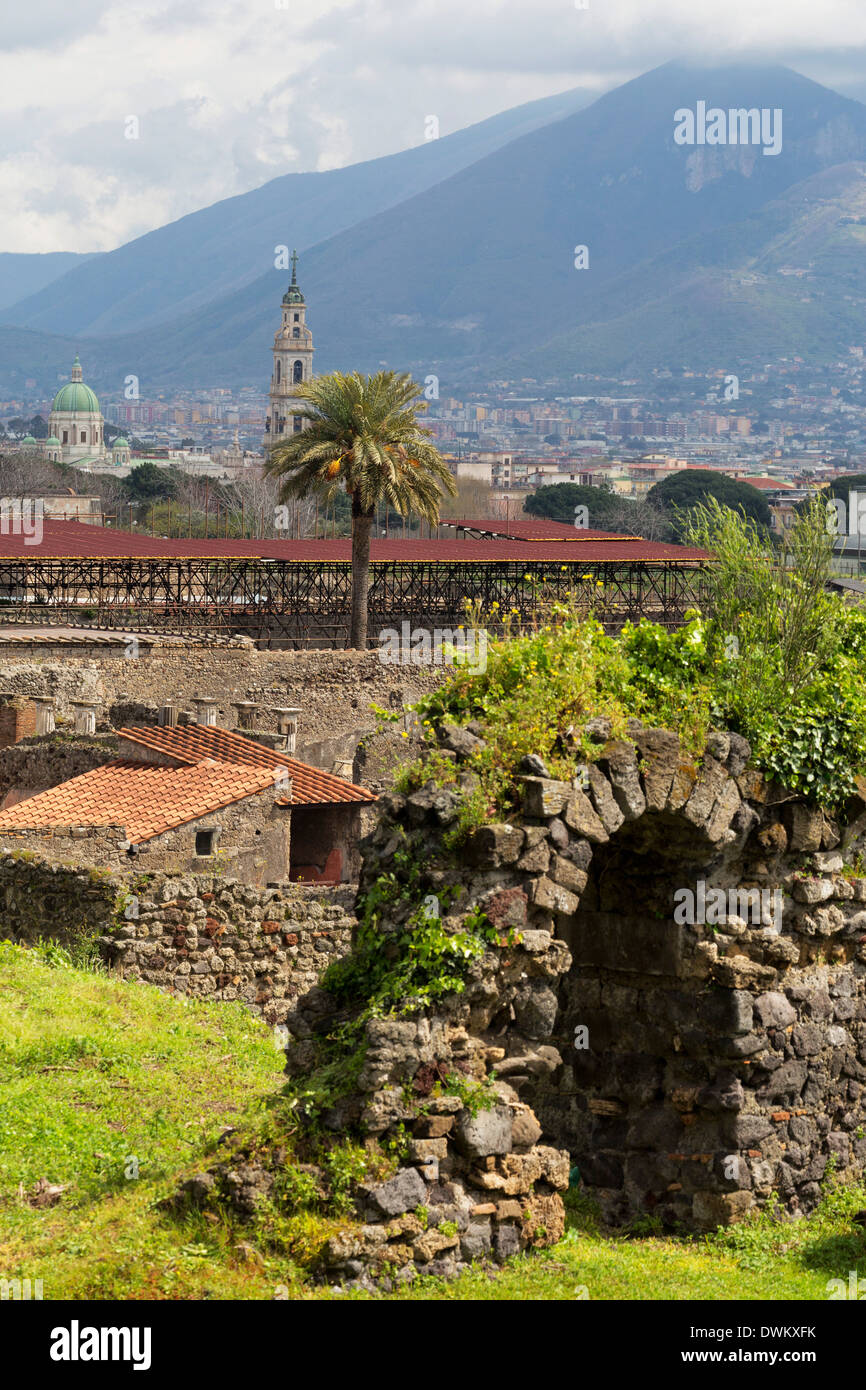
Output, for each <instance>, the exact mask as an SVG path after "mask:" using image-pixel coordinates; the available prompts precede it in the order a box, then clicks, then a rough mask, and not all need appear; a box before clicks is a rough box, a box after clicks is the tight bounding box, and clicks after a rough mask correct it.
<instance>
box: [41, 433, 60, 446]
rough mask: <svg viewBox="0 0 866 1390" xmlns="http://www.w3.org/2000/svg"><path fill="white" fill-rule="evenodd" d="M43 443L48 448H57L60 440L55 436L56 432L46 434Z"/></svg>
mask: <svg viewBox="0 0 866 1390" xmlns="http://www.w3.org/2000/svg"><path fill="white" fill-rule="evenodd" d="M45 443H46V445H47V446H48V448H50V449H54V448H57V449H59V448H60V440H59V439H58V438H57V435H56V434H49V436H48V438H47V439H46V441H45Z"/></svg>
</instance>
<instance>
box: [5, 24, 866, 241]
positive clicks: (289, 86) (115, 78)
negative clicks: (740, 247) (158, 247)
mask: <svg viewBox="0 0 866 1390" xmlns="http://www.w3.org/2000/svg"><path fill="white" fill-rule="evenodd" d="M588 4H589V8H587V9H580V8H578V6H577V4H576V3H575V2H574V0H533V3H532V4H531V5H527V4H526V3H525V0H473V3H472V4H471V5H469V4H467V3H466V0H435V3H434V0H304V4H303V6H301V5H299V4H298V3H297V0H242V3H237V0H209V3H208V4H207V5H203V4H201V3H200V0H126V3H124V4H123V5H121V4H119V3H117V0H76V3H75V4H74V5H72V6H66V7H64V6H61V5H59V4H58V3H57V0H29V2H28V4H27V5H20V6H19V7H18V8H17V9H16V10H15V11H14V12H13V11H12V8H11V7H9V9H8V12H7V13H5V14H4V16H3V18H2V20H0V119H2V121H3V125H4V142H3V153H2V155H0V184H2V187H3V189H4V236H3V241H2V243H0V250H6V251H13V250H19V251H20V250H28V251H56V250H76V251H92V250H107V249H110V248H111V247H113V246H116V245H118V244H120V243H121V242H123V241H126V240H128V239H129V238H130V237H133V236H137V235H140V234H141V233H143V232H145V231H148V230H150V229H151V228H153V227H155V226H159V225H161V224H163V223H164V222H166V221H170V220H173V219H174V218H177V217H181V216H183V215H184V214H186V213H188V212H191V211H193V210H194V209H196V208H198V207H202V206H205V205H207V204H208V203H211V202H214V201H216V200H218V199H220V198H224V197H229V196H231V195H233V194H236V193H240V192H244V191H246V190H247V189H249V188H251V187H254V186H256V185H257V184H260V183H263V182H264V181H265V180H267V179H269V178H273V177H276V176H277V175H279V174H284V173H289V172H292V171H300V170H308V169H309V170H316V169H320V170H321V169H328V168H333V167H336V166H339V165H343V164H348V163H354V162H358V161H360V160H365V159H372V158H375V157H377V156H378V155H382V154H390V153H393V152H395V151H396V150H399V149H404V148H406V147H408V146H411V145H417V144H420V143H421V142H422V141H423V139H424V126H425V121H426V118H427V117H428V116H429V115H434V114H435V115H436V116H438V118H439V122H440V130H441V133H442V134H443V135H446V134H448V133H450V132H451V131H454V130H458V129H460V128H462V127H464V126H466V125H469V124H472V123H473V122H475V121H478V120H482V119H484V118H485V117H487V116H490V115H492V114H494V113H495V112H497V111H501V110H504V109H506V108H507V107H509V106H515V105H519V104H520V103H522V102H526V101H530V100H532V99H534V98H536V97H541V96H547V95H549V94H551V93H553V92H557V91H562V90H564V89H566V88H568V87H588V88H590V89H592V90H595V91H598V92H599V93H601V92H603V91H606V90H607V89H609V88H610V87H612V86H615V85H616V84H617V83H619V82H622V81H626V80H627V79H628V78H630V77H633V76H636V75H637V74H638V73H640V72H642V71H645V70H646V69H648V68H651V67H654V66H656V65H658V64H659V63H662V62H666V61H667V60H669V59H671V58H675V57H693V58H695V57H696V58H709V59H710V60H712V61H715V62H719V61H725V60H729V59H733V58H737V57H742V56H752V57H757V58H764V59H771V60H772V61H774V62H789V63H791V65H792V66H795V67H797V68H798V69H799V70H800V71H802V72H805V73H806V74H807V75H808V76H813V77H815V78H816V79H817V80H819V81H823V82H826V83H827V84H828V85H834V83H835V82H837V81H838V82H845V81H848V82H855V81H856V80H858V78H859V77H860V73H861V72H862V70H863V66H862V59H863V57H864V55H866V7H864V6H863V4H862V0H824V3H822V4H821V5H820V6H818V5H815V3H814V0H763V3H762V4H755V3H754V0H726V3H725V5H723V6H721V5H720V6H715V7H710V6H706V5H700V6H696V5H695V4H694V0H617V3H615V4H613V3H610V0H588ZM132 115H134V116H136V117H137V119H138V121H139V127H140V133H139V138H138V139H137V140H128V139H126V137H125V133H124V132H125V129H126V121H127V117H129V116H132Z"/></svg>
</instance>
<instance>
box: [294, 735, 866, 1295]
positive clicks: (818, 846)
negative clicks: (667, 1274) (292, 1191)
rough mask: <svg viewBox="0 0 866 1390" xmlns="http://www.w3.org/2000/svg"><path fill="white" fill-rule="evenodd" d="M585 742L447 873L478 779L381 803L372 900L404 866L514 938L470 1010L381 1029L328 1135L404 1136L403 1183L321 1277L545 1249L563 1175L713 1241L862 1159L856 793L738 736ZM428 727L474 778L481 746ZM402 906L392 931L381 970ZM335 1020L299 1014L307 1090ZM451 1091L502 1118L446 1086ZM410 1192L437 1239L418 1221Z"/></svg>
mask: <svg viewBox="0 0 866 1390" xmlns="http://www.w3.org/2000/svg"><path fill="white" fill-rule="evenodd" d="M587 729H588V731H589V732H590V733H591V735H592V736H593V737H594V738H596V739H597V743H598V757H597V759H596V760H594V761H593V763H592V764H591V765H589V766H586V767H583V768H578V770H577V776H576V777H575V779H574V781H573V782H567V783H565V782H558V781H556V780H554V779H552V778H550V777H549V775H547V771H546V769H545V767H544V765H543V764H542V763H541V762H540V760H539V759H537V758H529V759H525V760H524V767H523V768H522V772H523V774H524V775H523V777H522V795H523V813H522V815H521V816H520V817H519V818H518V819H517V821H516V822H515V823H509V824H498V825H486V826H483V827H481V828H479V829H478V830H476V831H474V832H473V833H472V834H471V835H470V838H469V840H468V842H467V844H466V845H465V848H464V849H463V851H461V853H460V854H459V855H456V856H454V855H452V856H449V855H447V854H445V853H443V851H442V832H443V830H444V829H447V828H448V827H449V826H451V825H453V824H454V822H455V821H456V819H457V817H458V814H459V811H460V807H461V805H462V802H463V799H464V797H465V796H466V795H467V794H471V792H472V790H473V787H474V785H475V784H476V783H475V779H474V778H473V776H472V774H471V773H466V774H463V775H462V776H461V777H460V778H459V779H458V783H457V784H456V785H455V786H453V787H447V788H440V787H437V786H436V785H435V784H433V783H432V782H431V783H428V784H427V786H426V787H424V788H423V789H422V790H420V791H418V792H416V793H414V794H413V795H411V796H409V797H408V798H407V797H403V796H387V797H385V798H383V800H382V802H381V803H380V809H381V814H382V819H381V821H380V823H379V825H378V827H377V829H376V830H375V831H374V833H373V834H372V836H370V837H369V838H368V839H367V841H365V843H364V845H363V852H364V867H363V873H362V879H361V893H362V895H363V893H364V891H365V890H366V889H367V888H368V887H369V886H370V885H371V884H372V883H373V882H374V881H375V880H376V878H377V877H378V876H379V875H381V874H382V873H395V874H396V875H397V877H398V879H399V877H400V875H401V873H402V872H403V868H402V867H401V866H405V863H406V857H407V855H408V856H409V857H410V859H411V861H412V862H413V863H414V864H415V865H417V866H420V868H421V875H420V880H419V881H418V882H417V884H416V885H415V887H414V889H413V894H412V896H413V900H414V899H416V898H417V899H418V901H420V900H421V899H422V898H424V897H425V896H426V895H428V894H429V895H433V896H434V897H435V896H437V895H439V894H441V893H442V892H443V890H444V889H446V888H447V889H455V888H462V890H463V891H462V894H461V895H459V896H458V897H457V898H454V899H449V900H450V901H453V902H454V903H455V907H454V908H453V909H451V911H452V912H453V915H449V916H444V917H443V925H444V926H445V929H446V931H457V930H460V929H461V928H462V926H463V923H465V921H466V918H467V915H468V914H469V913H470V912H475V911H477V909H479V908H480V909H482V910H483V912H484V913H485V914H486V917H487V919H488V921H489V922H491V923H493V924H494V925H495V926H496V927H497V928H498V929H499V930H500V931H501V933H502V935H501V937H500V945H499V947H498V948H497V949H491V950H489V951H488V952H486V954H485V955H484V956H483V958H481V959H478V960H475V961H474V962H473V963H472V964H471V965H470V967H469V969H468V975H467V980H466V987H465V990H464V992H462V993H459V994H454V995H450V996H448V997H446V998H445V999H443V1000H442V1001H441V1003H440V1004H438V1005H436V1006H435V1007H430V1008H429V1009H427V1010H425V1011H423V1012H422V1013H420V1014H418V1015H417V1016H415V1017H411V1018H408V1019H401V1018H386V1019H375V1020H372V1021H371V1022H370V1023H369V1024H367V1025H366V1030H365V1043H366V1052H365V1057H364V1066H363V1069H362V1072H361V1074H360V1077H359V1079H358V1082H357V1086H356V1088H355V1089H354V1090H353V1092H352V1093H351V1094H349V1095H347V1096H345V1097H343V1098H342V1099H341V1100H340V1101H339V1103H338V1104H337V1106H336V1107H335V1110H334V1111H333V1112H332V1113H326V1115H325V1116H324V1123H325V1124H326V1126H328V1127H330V1128H332V1129H343V1128H346V1127H349V1126H353V1125H354V1126H357V1127H358V1128H359V1129H360V1130H361V1131H362V1132H364V1133H366V1134H368V1135H370V1136H372V1137H374V1138H375V1139H377V1140H378V1141H380V1142H382V1143H384V1144H386V1145H387V1143H388V1142H389V1141H391V1140H393V1139H394V1138H395V1136H397V1135H398V1134H399V1133H400V1132H401V1129H402V1128H403V1127H404V1126H408V1127H409V1128H410V1132H411V1134H412V1142H411V1145H410V1152H409V1155H408V1159H407V1160H405V1161H404V1163H403V1165H402V1167H401V1168H400V1169H399V1171H398V1173H397V1174H396V1175H395V1177H394V1178H393V1179H391V1180H390V1181H389V1183H387V1184H385V1185H384V1187H383V1188H382V1189H381V1190H380V1189H376V1190H371V1191H369V1192H366V1191H364V1190H362V1191H361V1192H360V1193H359V1204H358V1216H359V1218H360V1220H361V1222H362V1224H361V1226H360V1227H358V1228H355V1229H354V1230H351V1231H347V1232H346V1235H345V1238H342V1237H339V1238H335V1240H334V1241H333V1242H331V1244H330V1245H329V1247H328V1250H327V1251H326V1261H327V1268H328V1271H329V1276H330V1275H331V1274H333V1275H336V1276H337V1277H342V1278H348V1279H358V1278H360V1279H365V1278H366V1277H367V1274H368V1272H369V1271H372V1272H373V1273H375V1272H376V1271H380V1272H381V1271H382V1270H383V1269H386V1268H387V1269H393V1268H394V1267H395V1265H401V1269H402V1275H401V1277H410V1275H411V1273H412V1271H413V1270H414V1269H416V1268H417V1267H418V1266H419V1265H420V1266H423V1267H425V1268H428V1269H431V1270H432V1271H434V1272H436V1273H440V1274H448V1273H452V1272H454V1271H455V1270H459V1269H460V1268H461V1266H462V1264H464V1263H465V1262H466V1261H467V1260H469V1259H471V1258H473V1257H474V1256H475V1255H477V1254H482V1253H486V1252H488V1251H490V1252H492V1253H493V1254H494V1255H495V1256H497V1257H498V1258H502V1257H503V1255H504V1254H506V1253H511V1252H512V1251H514V1250H517V1249H523V1248H526V1247H527V1246H529V1245H532V1244H538V1243H545V1242H546V1241H547V1240H548V1239H550V1238H555V1236H556V1233H557V1232H558V1231H560V1230H561V1229H562V1217H563V1214H562V1206H561V1202H560V1199H559V1196H558V1193H559V1191H560V1190H561V1189H562V1187H563V1186H565V1185H566V1183H567V1182H568V1175H569V1168H570V1167H571V1166H572V1165H574V1167H576V1169H577V1170H578V1173H579V1176H580V1181H581V1183H582V1185H583V1187H584V1189H585V1190H586V1191H588V1192H589V1194H590V1195H592V1196H593V1197H594V1198H595V1199H596V1201H597V1202H598V1203H599V1205H600V1207H601V1209H602V1212H603V1214H604V1215H605V1217H606V1218H607V1219H608V1220H609V1221H611V1222H615V1223H621V1222H623V1221H627V1220H629V1219H632V1218H635V1217H638V1216H641V1215H644V1214H646V1213H652V1214H654V1215H655V1216H657V1217H658V1218H660V1219H661V1221H662V1222H663V1223H664V1224H665V1225H668V1226H670V1225H674V1224H678V1225H680V1226H685V1227H686V1228H691V1229H697V1230H705V1229H709V1228H712V1227H715V1226H717V1225H719V1224H727V1223H729V1222H732V1221H737V1220H739V1219H741V1218H742V1217H743V1216H744V1215H745V1214H746V1213H747V1212H748V1211H750V1210H751V1209H753V1208H755V1207H759V1206H761V1205H763V1204H764V1203H765V1202H766V1201H767V1200H768V1198H770V1196H771V1195H774V1194H775V1195H776V1196H777V1198H778V1200H779V1201H780V1203H781V1204H782V1207H783V1209H786V1210H787V1211H788V1212H789V1213H790V1214H791V1215H796V1214H798V1213H803V1212H807V1211H809V1210H810V1209H811V1208H812V1207H814V1205H815V1204H816V1202H817V1201H818V1198H819V1196H820V1183H821V1180H822V1178H823V1177H824V1176H825V1175H826V1173H827V1171H828V1168H832V1169H835V1171H836V1172H837V1173H838V1174H840V1175H841V1176H842V1177H844V1178H846V1179H854V1178H859V1177H860V1176H862V1173H863V1171H864V1168H866V1137H864V1128H866V1104H864V1101H866V907H864V904H866V878H863V877H861V876H860V874H859V871H858V868H857V866H858V865H859V863H860V854H861V850H862V848H863V839H864V832H866V787H864V795H863V797H859V796H858V797H855V798H853V799H852V801H851V803H850V804H849V806H848V807H847V809H846V814H845V816H844V818H842V819H837V820H834V819H832V818H831V817H829V816H828V815H826V814H825V813H824V812H822V811H821V810H820V809H816V808H815V807H813V806H810V805H808V804H807V803H806V802H805V801H804V800H803V799H802V798H798V797H796V796H793V795H792V794H791V793H790V792H788V791H786V790H785V789H784V788H782V787H779V786H776V785H773V784H768V783H767V782H766V781H765V780H764V779H763V778H762V777H761V776H760V775H759V774H757V773H756V772H755V771H754V770H753V769H752V768H751V767H750V766H749V758H750V749H749V746H748V744H747V743H746V742H745V740H743V739H742V738H739V737H738V736H736V735H729V734H725V733H713V734H711V736H710V738H709V740H708V742H707V746H706V748H705V749H704V751H703V754H702V756H701V758H700V759H698V760H694V759H693V758H690V757H689V756H687V755H686V754H685V753H684V751H683V750H682V748H681V747H680V744H679V741H678V739H677V738H676V736H675V735H673V734H671V733H669V732H667V731H665V730H658V729H645V728H643V727H642V726H641V725H640V724H638V723H637V721H632V722H631V724H630V730H629V735H630V736H629V738H628V739H626V740H619V741H611V740H610V737H609V735H610V726H609V725H606V724H605V721H602V720H598V721H593V722H592V723H591V724H590V725H588V726H587ZM439 732H440V737H441V740H442V742H443V744H444V747H445V749H446V750H447V751H449V752H450V753H451V754H452V756H454V757H455V758H456V759H457V763H458V768H459V764H460V761H461V760H462V758H463V757H464V756H465V755H466V752H467V749H469V748H471V747H472V746H477V745H476V744H475V741H474V736H473V735H472V734H469V733H467V731H465V730H457V729H449V728H447V727H445V728H443V729H442V730H440V731H439ZM395 856H396V857H395ZM412 910H413V909H412V907H411V905H404V906H403V907H399V908H396V909H392V910H391V911H390V912H389V913H387V914H385V917H384V918H383V919H382V921H381V924H380V925H381V929H382V931H383V933H384V940H383V950H384V951H385V952H386V953H387V950H388V949H389V948H388V944H387V943H388V940H389V939H393V941H394V942H395V943H396V941H397V940H398V939H399V935H400V933H401V931H402V930H403V923H404V922H405V921H406V920H408V913H409V912H411V911H412ZM326 1001H327V996H325V1001H323V995H322V991H321V990H317V991H315V992H314V994H313V995H312V996H310V998H309V999H304V998H302V999H300V1000H299V1001H298V1005H297V1008H296V1009H295V1010H294V1012H293V1013H292V1015H290V1018H289V1024H290V1027H291V1028H292V1031H293V1033H294V1034H295V1037H296V1038H297V1039H298V1041H297V1043H296V1045H295V1047H294V1048H293V1049H292V1050H291V1051H290V1054H289V1063H290V1067H291V1069H292V1070H293V1072H294V1073H295V1074H298V1075H302V1074H303V1073H304V1070H305V1068H307V1069H308V1068H309V1066H311V1065H312V1064H313V1062H314V1060H315V1057H316V1049H315V1041H314V1038H315V1033H316V1029H317V1028H320V1027H321V1017H322V1013H323V1010H324V1011H325V1013H327V1008H328V1004H327V1002H326ZM308 1010H309V1012H310V1017H309V1019H308V1018H307V1013H308ZM456 1073H459V1074H460V1075H462V1077H463V1078H464V1081H466V1082H471V1083H473V1084H475V1085H477V1086H478V1087H482V1088H484V1089H485V1091H486V1093H487V1095H488V1097H491V1103H490V1106H489V1108H487V1109H484V1110H482V1112H481V1113H480V1114H479V1115H477V1116H473V1115H472V1114H471V1113H470V1111H469V1110H467V1108H466V1107H465V1106H464V1104H463V1102H462V1101H460V1100H457V1101H456V1102H455V1099H454V1096H453V1095H450V1094H446V1092H447V1091H448V1090H449V1086H448V1085H447V1084H446V1082H447V1081H448V1079H449V1078H451V1079H453V1077H454V1075H455V1074H456ZM450 1089H451V1090H452V1091H453V1090H454V1087H453V1086H451V1087H450ZM427 1096H429V1097H430V1100H429V1102H426V1101H425V1097H427ZM573 1176H574V1177H575V1178H576V1177H577V1174H574V1175H573ZM422 1193H424V1194H426V1199H425V1201H424V1202H423V1204H424V1205H426V1206H427V1207H428V1208H429V1214H430V1221H431V1224H433V1222H434V1217H435V1224H436V1225H437V1226H438V1225H439V1224H441V1223H444V1226H445V1232H444V1234H443V1236H442V1239H437V1238H436V1237H433V1238H431V1239H426V1237H427V1236H428V1235H429V1232H423V1233H421V1232H419V1231H418V1230H416V1228H415V1227H414V1226H413V1225H412V1220H411V1216H412V1212H413V1210H414V1205H413V1204H414V1203H415V1202H420V1201H421V1194H422ZM455 1230H456V1235H455ZM540 1233H541V1234H540ZM434 1247H435V1248H434ZM401 1262H402V1263H401Z"/></svg>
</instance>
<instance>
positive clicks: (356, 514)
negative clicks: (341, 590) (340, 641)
mask: <svg viewBox="0 0 866 1390" xmlns="http://www.w3.org/2000/svg"><path fill="white" fill-rule="evenodd" d="M372 526H373V513H372V511H369V512H365V511H362V509H361V502H360V499H359V497H358V494H357V493H355V494H354V496H353V497H352V627H351V631H350V633H349V646H350V647H352V648H353V649H354V650H355V651H361V652H363V651H366V649H367V596H368V594H369V591H370V531H371V529H372Z"/></svg>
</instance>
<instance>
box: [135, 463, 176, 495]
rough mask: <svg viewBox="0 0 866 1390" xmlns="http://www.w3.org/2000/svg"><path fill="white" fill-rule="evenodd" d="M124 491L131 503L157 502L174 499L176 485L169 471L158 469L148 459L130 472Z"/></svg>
mask: <svg viewBox="0 0 866 1390" xmlns="http://www.w3.org/2000/svg"><path fill="white" fill-rule="evenodd" d="M123 489H124V492H125V494H126V496H127V498H128V500H129V501H130V502H156V501H161V500H163V499H164V498H168V497H173V496H174V494H175V490H176V483H175V480H174V478H173V477H172V475H171V473H169V472H168V470H167V469H165V468H157V466H156V464H155V463H151V461H150V460H149V459H147V460H145V462H144V463H137V464H136V465H135V467H134V468H133V469H131V470H130V473H129V476H128V477H127V478H124V480H123Z"/></svg>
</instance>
